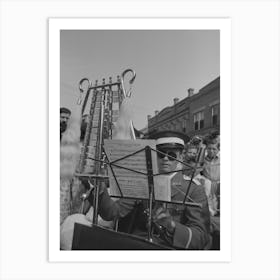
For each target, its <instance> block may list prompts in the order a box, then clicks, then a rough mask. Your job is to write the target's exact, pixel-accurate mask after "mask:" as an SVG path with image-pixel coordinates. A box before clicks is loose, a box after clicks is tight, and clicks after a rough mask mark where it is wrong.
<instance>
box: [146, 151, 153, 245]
mask: <svg viewBox="0 0 280 280" xmlns="http://www.w3.org/2000/svg"><path fill="white" fill-rule="evenodd" d="M145 154H146V164H147V171H148V185H149V216H148V240H149V241H150V242H152V241H153V237H152V210H153V200H154V178H153V164H152V154H151V148H150V147H149V146H146V147H145Z"/></svg>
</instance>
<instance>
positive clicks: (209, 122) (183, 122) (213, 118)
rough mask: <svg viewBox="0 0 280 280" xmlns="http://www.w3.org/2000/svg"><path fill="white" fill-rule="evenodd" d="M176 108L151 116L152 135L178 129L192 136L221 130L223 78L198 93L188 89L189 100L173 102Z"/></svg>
mask: <svg viewBox="0 0 280 280" xmlns="http://www.w3.org/2000/svg"><path fill="white" fill-rule="evenodd" d="M173 102H174V104H173V105H172V106H169V107H166V108H164V109H162V110H161V111H160V112H159V111H155V115H154V116H153V117H152V116H150V115H149V116H148V132H149V133H151V132H154V131H162V130H176V131H180V132H184V133H186V134H188V135H189V136H193V135H201V136H203V135H205V134H208V133H210V132H212V131H217V130H218V131H219V130H220V77H218V78H216V79H215V80H213V81H212V82H210V83H209V84H207V85H206V86H204V87H203V88H201V89H200V90H199V91H198V92H197V93H194V89H192V88H190V89H188V94H187V97H186V98H184V99H183V100H181V101H179V99H178V98H174V99H173Z"/></svg>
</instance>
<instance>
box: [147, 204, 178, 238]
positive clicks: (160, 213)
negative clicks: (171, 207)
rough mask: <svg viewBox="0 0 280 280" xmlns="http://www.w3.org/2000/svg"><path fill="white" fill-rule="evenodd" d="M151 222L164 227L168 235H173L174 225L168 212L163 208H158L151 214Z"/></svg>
mask: <svg viewBox="0 0 280 280" xmlns="http://www.w3.org/2000/svg"><path fill="white" fill-rule="evenodd" d="M152 218H153V222H154V223H156V224H158V225H160V226H162V227H164V228H165V229H166V231H167V232H168V233H169V234H173V233H174V231H175V227H176V224H175V222H174V220H173V218H172V216H171V215H170V213H169V211H168V210H167V209H165V208H163V207H160V208H158V209H157V210H156V211H154V213H153V216H152Z"/></svg>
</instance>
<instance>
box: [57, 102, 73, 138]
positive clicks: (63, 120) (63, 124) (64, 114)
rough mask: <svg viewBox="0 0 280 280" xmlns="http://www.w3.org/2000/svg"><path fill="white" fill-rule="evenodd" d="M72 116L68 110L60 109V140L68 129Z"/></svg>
mask: <svg viewBox="0 0 280 280" xmlns="http://www.w3.org/2000/svg"><path fill="white" fill-rule="evenodd" d="M70 116H71V111H70V110H69V109H68V108H65V107H62V108H60V140H61V137H62V134H63V132H65V130H66V129H67V125H68V121H69V118H70Z"/></svg>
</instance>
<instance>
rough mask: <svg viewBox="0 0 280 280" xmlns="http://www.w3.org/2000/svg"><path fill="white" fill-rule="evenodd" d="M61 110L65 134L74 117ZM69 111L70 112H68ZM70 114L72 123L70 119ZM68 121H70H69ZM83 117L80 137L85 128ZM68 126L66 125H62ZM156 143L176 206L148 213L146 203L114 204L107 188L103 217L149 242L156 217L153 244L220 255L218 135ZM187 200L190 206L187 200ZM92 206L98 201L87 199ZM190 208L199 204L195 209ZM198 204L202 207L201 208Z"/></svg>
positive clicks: (167, 135) (170, 134)
mask: <svg viewBox="0 0 280 280" xmlns="http://www.w3.org/2000/svg"><path fill="white" fill-rule="evenodd" d="M62 109H63V110H61V111H60V116H61V117H60V133H61V134H62V133H63V132H64V131H65V122H66V127H67V120H68V119H69V117H70V115H71V112H69V111H67V112H66V110H65V108H62ZM67 110H68V109H67ZM66 113H68V119H67V120H66V119H65V114H66ZM66 117H67V116H66ZM85 120H86V117H85V118H83V122H82V126H81V135H82V134H84V132H85V128H86V121H85ZM62 123H63V125H62ZM147 138H149V139H154V140H155V141H156V149H157V151H158V153H157V161H158V168H159V173H161V174H165V175H166V176H169V177H170V180H171V182H172V183H171V202H172V201H174V203H167V204H166V203H162V202H157V201H155V202H154V203H153V207H152V209H153V210H152V213H147V209H148V205H147V201H143V200H136V199H124V198H121V199H118V200H115V199H112V198H111V197H110V196H109V194H108V188H107V186H106V184H101V187H100V192H99V203H98V204H99V212H98V214H99V215H100V217H101V218H102V219H103V220H105V221H112V222H114V223H115V222H116V221H118V230H119V231H122V232H126V233H129V234H133V235H136V236H138V237H143V238H147V217H148V215H151V216H152V221H153V240H154V241H155V242H156V243H158V244H162V245H166V246H170V247H172V248H174V249H191V250H211V249H212V250H219V248H220V136H219V134H218V133H217V132H213V133H210V134H209V135H206V136H204V137H202V136H194V137H192V138H191V139H190V138H189V137H187V136H186V135H185V134H183V133H180V132H176V131H160V132H155V133H153V134H151V135H148V137H147ZM186 193H187V194H188V195H187V200H186V202H190V203H189V205H188V203H186V204H183V203H182V204H178V203H175V201H183V200H184V199H185V194H186ZM87 201H88V203H89V205H90V204H92V202H93V197H89V198H88V200H87ZM191 203H193V204H196V205H191ZM197 205H199V206H197Z"/></svg>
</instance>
